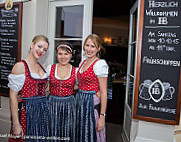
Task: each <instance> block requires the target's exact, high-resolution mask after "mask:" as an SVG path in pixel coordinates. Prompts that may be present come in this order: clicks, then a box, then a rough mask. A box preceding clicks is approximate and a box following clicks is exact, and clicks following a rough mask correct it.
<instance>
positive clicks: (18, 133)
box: [13, 124, 23, 138]
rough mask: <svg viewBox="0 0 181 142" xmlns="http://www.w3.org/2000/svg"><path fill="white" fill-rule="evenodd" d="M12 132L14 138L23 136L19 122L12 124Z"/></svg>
mask: <svg viewBox="0 0 181 142" xmlns="http://www.w3.org/2000/svg"><path fill="white" fill-rule="evenodd" d="M13 134H14V136H15V137H16V138H20V137H22V136H23V130H22V127H21V125H20V124H16V125H13Z"/></svg>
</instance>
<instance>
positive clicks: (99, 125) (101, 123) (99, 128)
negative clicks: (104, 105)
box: [96, 116, 105, 131]
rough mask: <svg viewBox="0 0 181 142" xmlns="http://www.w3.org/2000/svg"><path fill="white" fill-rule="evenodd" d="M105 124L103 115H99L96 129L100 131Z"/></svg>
mask: <svg viewBox="0 0 181 142" xmlns="http://www.w3.org/2000/svg"><path fill="white" fill-rule="evenodd" d="M104 126H105V116H100V118H99V120H98V122H97V128H96V129H97V131H101V130H102V129H103V128H104Z"/></svg>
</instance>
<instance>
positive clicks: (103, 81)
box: [97, 77, 107, 131]
mask: <svg viewBox="0 0 181 142" xmlns="http://www.w3.org/2000/svg"><path fill="white" fill-rule="evenodd" d="M99 87H100V97H101V110H100V114H105V113H106V107H107V77H99ZM104 125H105V116H103V115H100V118H99V120H98V125H97V131H101V130H102V129H103V128H104Z"/></svg>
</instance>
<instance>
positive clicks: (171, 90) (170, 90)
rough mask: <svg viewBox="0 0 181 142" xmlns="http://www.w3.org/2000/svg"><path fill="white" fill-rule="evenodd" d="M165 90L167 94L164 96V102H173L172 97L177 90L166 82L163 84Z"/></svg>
mask: <svg viewBox="0 0 181 142" xmlns="http://www.w3.org/2000/svg"><path fill="white" fill-rule="evenodd" d="M163 86H164V89H165V94H164V96H163V99H162V100H163V101H166V100H171V99H172V95H173V93H174V92H175V88H174V87H171V86H170V83H168V82H164V83H163Z"/></svg>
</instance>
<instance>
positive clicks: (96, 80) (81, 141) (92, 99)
mask: <svg viewBox="0 0 181 142" xmlns="http://www.w3.org/2000/svg"><path fill="white" fill-rule="evenodd" d="M83 49H84V52H85V55H86V57H87V58H86V59H85V60H84V61H82V63H81V64H80V66H79V69H78V71H77V80H78V88H79V91H78V94H77V95H76V103H77V128H76V139H77V142H96V141H97V142H105V141H106V136H105V117H106V106H107V76H108V65H107V63H106V61H105V60H103V59H99V55H100V51H101V50H102V49H103V47H102V45H101V40H100V38H99V36H97V35H96V34H92V35H89V36H88V37H87V38H86V40H85V42H84V47H83Z"/></svg>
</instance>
